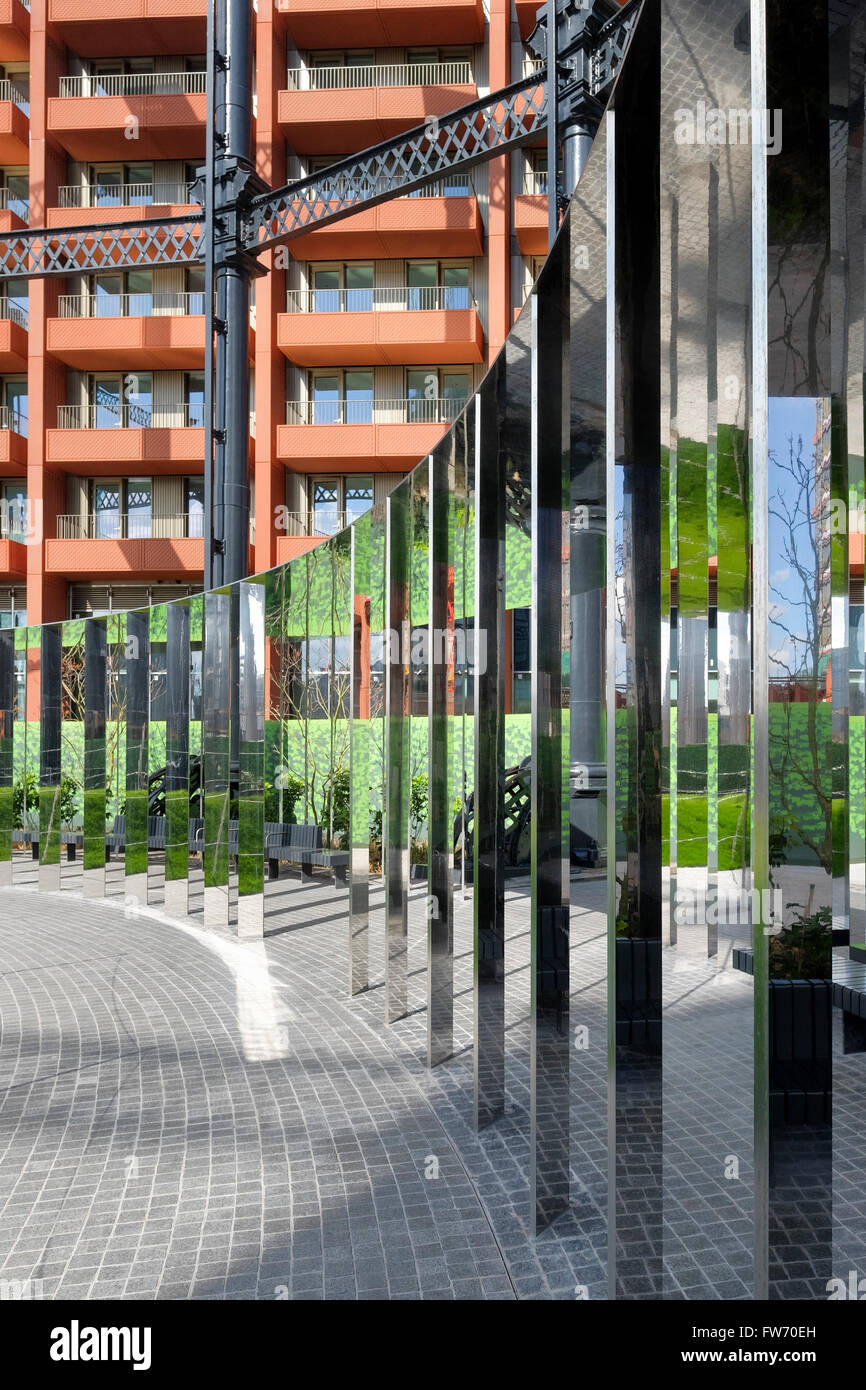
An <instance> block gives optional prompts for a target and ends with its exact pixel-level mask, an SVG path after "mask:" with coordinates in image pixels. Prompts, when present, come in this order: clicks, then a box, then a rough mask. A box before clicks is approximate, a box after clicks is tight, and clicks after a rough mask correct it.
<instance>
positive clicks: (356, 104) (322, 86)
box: [277, 61, 478, 155]
mask: <svg viewBox="0 0 866 1390" xmlns="http://www.w3.org/2000/svg"><path fill="white" fill-rule="evenodd" d="M286 81H287V87H288V90H287V91H283V92H280V94H279V98H278V107H277V112H278V120H279V123H280V125H281V126H282V128H283V131H284V133H285V135H286V138H287V139H288V140H289V142H290V144H291V145H292V146H293V147H294V149H295V150H296V151H297V152H298V153H299V154H331V155H336V154H341V153H345V151H346V150H347V149H348V150H361V149H364V148H366V147H367V146H368V145H375V144H378V142H379V141H380V140H388V139H390V138H391V136H393V135H399V134H400V132H401V131H404V130H409V129H410V128H411V127H412V126H416V125H423V124H424V122H425V121H429V120H430V119H431V117H433V116H445V115H447V113H448V112H449V111H453V110H454V108H455V107H457V106H463V105H464V104H465V103H466V102H468V101H473V100H474V99H475V98H476V97H477V95H478V88H477V87H476V85H475V82H474V80H473V78H472V70H471V67H470V64H469V63H467V62H465V61H461V62H451V63H399V64H394V63H389V64H383V65H376V66H369V67H357V68H345V67H328V68H290V69H289V71H288V74H287V79H286Z"/></svg>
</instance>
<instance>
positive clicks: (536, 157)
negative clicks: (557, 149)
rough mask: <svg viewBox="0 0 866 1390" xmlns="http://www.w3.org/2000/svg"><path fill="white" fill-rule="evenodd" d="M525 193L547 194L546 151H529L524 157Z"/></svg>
mask: <svg viewBox="0 0 866 1390" xmlns="http://www.w3.org/2000/svg"><path fill="white" fill-rule="evenodd" d="M524 192H525V193H540V194H546V193H547V150H530V151H529V153H528V154H527V157H526V183H525V188H524Z"/></svg>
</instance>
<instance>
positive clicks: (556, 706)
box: [530, 234, 570, 1231]
mask: <svg viewBox="0 0 866 1390" xmlns="http://www.w3.org/2000/svg"><path fill="white" fill-rule="evenodd" d="M567 242H568V237H567V234H566V235H563V236H561V237H560V238H559V240H558V242H557V245H556V246H555V247H554V249H553V251H552V252H551V254H550V256H549V257H548V259H547V263H546V265H545V267H544V269H543V271H542V273H541V276H540V277H539V280H538V283H537V285H536V287H535V289H534V291H533V294H532V299H531V315H532V425H531V431H532V433H531V439H532V523H531V524H532V534H531V539H532V626H531V638H530V641H531V654H532V735H531V736H532V776H531V798H532V822H531V838H532V869H531V886H532V902H531V917H530V930H531V951H532V955H531V964H530V971H531V991H532V993H531V1005H530V1088H531V1091H530V1165H531V1166H530V1220H531V1222H532V1226H533V1229H534V1230H536V1231H540V1230H543V1229H544V1227H545V1226H547V1225H549V1224H550V1222H551V1221H553V1220H554V1219H555V1217H556V1216H557V1215H559V1213H560V1212H562V1211H564V1210H565V1209H566V1208H567V1206H568V1199H569V1022H568V1014H569V954H568V952H569V837H568V824H569V822H568V731H567V723H566V722H565V721H564V720H563V651H564V650H565V651H567V650H568V640H569V633H568V625H567V623H568V593H569V582H568V555H569V489H570V450H569V438H570V434H569V425H570V422H569V412H568V401H569V393H568V386H567V383H568V381H569V370H568V350H569V324H568V316H567V306H568V303H569V282H568V279H567V276H566V263H567V258H566V255H565V250H566V248H567ZM564 726H565V727H564ZM563 734H565V737H563Z"/></svg>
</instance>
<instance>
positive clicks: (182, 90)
mask: <svg viewBox="0 0 866 1390" xmlns="http://www.w3.org/2000/svg"><path fill="white" fill-rule="evenodd" d="M206 82H207V74H206V73H204V72H111V73H101V74H98V75H94V76H86V77H61V79H60V93H59V94H60V96H62V97H162V96H187V95H189V94H191V93H193V92H204V91H206V89H207V88H206Z"/></svg>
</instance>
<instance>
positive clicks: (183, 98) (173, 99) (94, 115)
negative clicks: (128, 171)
mask: <svg viewBox="0 0 866 1390" xmlns="http://www.w3.org/2000/svg"><path fill="white" fill-rule="evenodd" d="M206 105H207V97H206V95H205V74H204V73H203V72H144V73H115V74H109V75H106V76H99V77H61V79H60V95H59V96H56V97H50V98H49V101H48V130H49V133H50V134H51V135H52V136H53V138H54V139H55V140H57V141H58V142H59V143H60V144H61V145H62V146H63V148H64V149H65V150H66V151H67V152H68V153H69V154H70V155H71V156H72V158H73V159H78V160H91V161H96V160H111V159H124V158H127V157H128V156H129V153H130V148H131V146H132V147H133V148H134V153H135V157H136V159H172V158H174V157H176V155H177V152H178V150H183V152H184V154H185V156H186V157H187V158H194V157H203V156H204V150H205V114H206ZM131 131H134V132H135V136H134V138H133V136H132V135H131V134H130V132H131Z"/></svg>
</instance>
